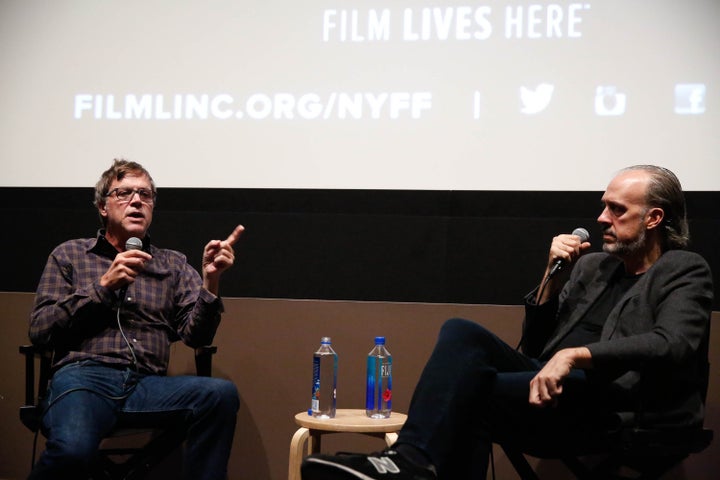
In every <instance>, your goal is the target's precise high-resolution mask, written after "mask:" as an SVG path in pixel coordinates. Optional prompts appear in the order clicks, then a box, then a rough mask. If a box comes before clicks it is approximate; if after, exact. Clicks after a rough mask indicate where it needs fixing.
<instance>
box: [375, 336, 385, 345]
mask: <svg viewBox="0 0 720 480" xmlns="http://www.w3.org/2000/svg"><path fill="white" fill-rule="evenodd" d="M375 345H385V337H375Z"/></svg>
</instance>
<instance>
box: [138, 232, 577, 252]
mask: <svg viewBox="0 0 720 480" xmlns="http://www.w3.org/2000/svg"><path fill="white" fill-rule="evenodd" d="M585 233H587V232H585ZM142 247H143V244H142V240H140V239H139V238H137V237H130V238H128V239H127V242H125V250H142Z"/></svg>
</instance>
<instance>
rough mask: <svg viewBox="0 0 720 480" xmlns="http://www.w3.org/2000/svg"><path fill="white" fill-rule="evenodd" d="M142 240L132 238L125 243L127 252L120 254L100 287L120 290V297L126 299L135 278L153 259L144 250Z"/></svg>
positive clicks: (104, 276) (101, 281)
mask: <svg viewBox="0 0 720 480" xmlns="http://www.w3.org/2000/svg"><path fill="white" fill-rule="evenodd" d="M142 246H143V245H142V240H140V239H139V238H137V237H130V238H128V239H127V241H126V242H125V251H124V252H122V253H118V254H117V255H116V256H115V259H114V260H113V263H112V265H110V268H109V269H108V271H107V272H105V274H104V275H103V276H102V278H101V279H100V285H102V286H105V287H107V288H109V289H111V290H118V289H119V290H118V296H119V298H120V299H121V300H122V299H124V298H125V294H126V293H127V289H128V286H129V285H130V284H131V283H133V282H134V281H135V277H137V275H138V274H139V273H140V272H141V271H143V269H144V268H145V264H146V262H147V261H149V260H150V259H151V258H152V257H151V256H150V254H149V253H147V252H145V251H143V250H142Z"/></svg>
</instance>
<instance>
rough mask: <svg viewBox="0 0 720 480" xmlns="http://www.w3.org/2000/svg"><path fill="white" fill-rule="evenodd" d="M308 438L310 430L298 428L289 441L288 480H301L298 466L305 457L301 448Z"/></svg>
mask: <svg viewBox="0 0 720 480" xmlns="http://www.w3.org/2000/svg"><path fill="white" fill-rule="evenodd" d="M309 436H310V430H308V429H307V428H305V427H301V428H298V430H297V432H295V435H293V437H292V440H291V441H290V459H289V460H288V480H301V478H300V464H302V459H303V457H304V456H305V455H304V451H303V447H304V446H305V442H306V441H307V440H308V437H309Z"/></svg>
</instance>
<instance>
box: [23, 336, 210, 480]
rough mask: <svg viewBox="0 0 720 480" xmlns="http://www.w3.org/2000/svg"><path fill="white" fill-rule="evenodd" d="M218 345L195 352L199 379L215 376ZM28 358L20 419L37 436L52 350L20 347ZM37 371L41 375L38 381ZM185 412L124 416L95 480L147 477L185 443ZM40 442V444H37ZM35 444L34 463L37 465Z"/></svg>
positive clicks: (103, 451) (96, 464)
mask: <svg viewBox="0 0 720 480" xmlns="http://www.w3.org/2000/svg"><path fill="white" fill-rule="evenodd" d="M216 352H217V347H216V346H206V347H200V348H196V349H195V370H196V374H197V375H198V376H204V377H209V376H211V373H212V356H213V355H214V354H215V353H216ZM20 353H21V354H22V355H24V356H25V404H24V405H22V406H21V407H20V420H21V421H22V423H23V425H25V426H26V427H27V428H28V429H29V430H30V431H32V432H33V433H35V435H36V439H37V434H38V433H39V431H40V426H41V423H42V413H43V412H42V408H41V406H40V402H41V400H42V399H43V398H44V396H45V394H46V392H47V388H48V383H49V380H50V375H51V369H50V367H51V362H52V350H51V349H45V348H41V347H36V346H33V345H22V346H20ZM36 372H37V375H38V378H37V382H36ZM184 416H185V413H183V412H174V413H173V414H164V415H162V416H158V415H154V414H153V415H148V416H147V418H146V417H143V420H142V421H141V422H131V421H130V420H128V419H126V418H124V417H120V418H119V419H118V424H117V425H116V427H115V429H113V431H112V432H111V433H110V435H109V436H108V437H106V439H105V440H103V443H102V444H101V446H100V449H99V450H98V454H97V457H96V459H95V460H94V461H93V463H92V465H91V478H92V479H93V480H137V479H141V478H144V477H145V476H146V475H147V474H148V473H149V472H150V470H152V468H153V467H155V466H156V465H158V464H159V463H160V462H161V461H163V460H164V459H165V458H166V457H168V456H169V455H170V454H171V453H172V452H173V451H174V450H176V449H177V448H178V447H179V446H180V445H181V444H182V443H183V441H184V440H185V434H186V431H185V427H184V424H185V422H184ZM106 440H107V441H108V442H107V443H129V444H130V446H114V447H113V446H108V447H106V446H105V443H106ZM35 443H37V442H35ZM35 453H36V452H35V445H34V446H33V455H32V463H33V465H34V463H35Z"/></svg>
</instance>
